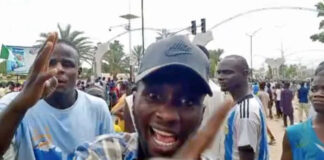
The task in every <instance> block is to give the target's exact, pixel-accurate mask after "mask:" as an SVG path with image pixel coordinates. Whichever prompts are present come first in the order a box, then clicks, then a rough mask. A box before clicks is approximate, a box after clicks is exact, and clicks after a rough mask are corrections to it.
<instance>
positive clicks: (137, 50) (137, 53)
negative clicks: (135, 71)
mask: <svg viewBox="0 0 324 160" xmlns="http://www.w3.org/2000/svg"><path fill="white" fill-rule="evenodd" d="M132 53H133V55H134V56H135V57H136V65H137V66H139V65H140V64H141V59H142V58H143V55H144V54H143V47H142V46H141V45H137V46H134V48H133V51H132Z"/></svg>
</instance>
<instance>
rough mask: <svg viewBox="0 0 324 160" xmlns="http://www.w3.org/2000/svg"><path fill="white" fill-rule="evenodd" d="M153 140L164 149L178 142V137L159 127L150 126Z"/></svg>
mask: <svg viewBox="0 0 324 160" xmlns="http://www.w3.org/2000/svg"><path fill="white" fill-rule="evenodd" d="M150 131H151V134H152V137H153V141H154V142H155V143H156V144H157V145H158V146H161V147H163V148H165V149H167V148H170V149H171V148H173V147H175V146H176V145H177V144H178V143H179V139H178V138H177V136H176V135H175V134H174V133H170V132H167V131H162V130H160V129H157V128H154V127H151V128H150Z"/></svg>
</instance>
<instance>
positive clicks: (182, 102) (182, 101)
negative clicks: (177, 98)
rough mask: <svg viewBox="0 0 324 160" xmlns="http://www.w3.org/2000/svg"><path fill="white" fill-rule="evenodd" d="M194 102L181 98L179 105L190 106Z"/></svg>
mask: <svg viewBox="0 0 324 160" xmlns="http://www.w3.org/2000/svg"><path fill="white" fill-rule="evenodd" d="M194 104H195V103H194V101H193V100H190V99H188V98H182V99H181V106H186V107H192V106H194Z"/></svg>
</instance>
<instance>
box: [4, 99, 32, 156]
mask: <svg viewBox="0 0 324 160" xmlns="http://www.w3.org/2000/svg"><path fill="white" fill-rule="evenodd" d="M15 108H16V106H15V103H14V102H12V103H10V104H9V106H8V107H7V108H6V109H5V110H4V111H3V112H1V113H0V139H1V141H0V156H2V155H3V154H4V153H5V152H6V150H7V149H8V147H9V145H10V142H11V140H12V138H13V136H14V134H15V131H16V129H17V127H18V125H19V123H20V121H21V120H22V118H23V117H24V115H25V113H26V111H17V110H16V109H15Z"/></svg>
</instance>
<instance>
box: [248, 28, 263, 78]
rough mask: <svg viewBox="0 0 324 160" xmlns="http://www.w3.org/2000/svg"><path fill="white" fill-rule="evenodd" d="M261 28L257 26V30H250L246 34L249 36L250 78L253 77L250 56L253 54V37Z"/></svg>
mask: <svg viewBox="0 0 324 160" xmlns="http://www.w3.org/2000/svg"><path fill="white" fill-rule="evenodd" d="M261 29H262V28H259V29H257V30H255V31H254V32H252V33H251V34H248V33H247V34H246V35H247V36H249V37H250V65H251V80H252V79H253V63H252V56H253V54H252V53H253V52H252V50H253V45H252V44H253V37H254V36H255V35H256V33H257V32H259V31H260V30H261Z"/></svg>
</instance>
